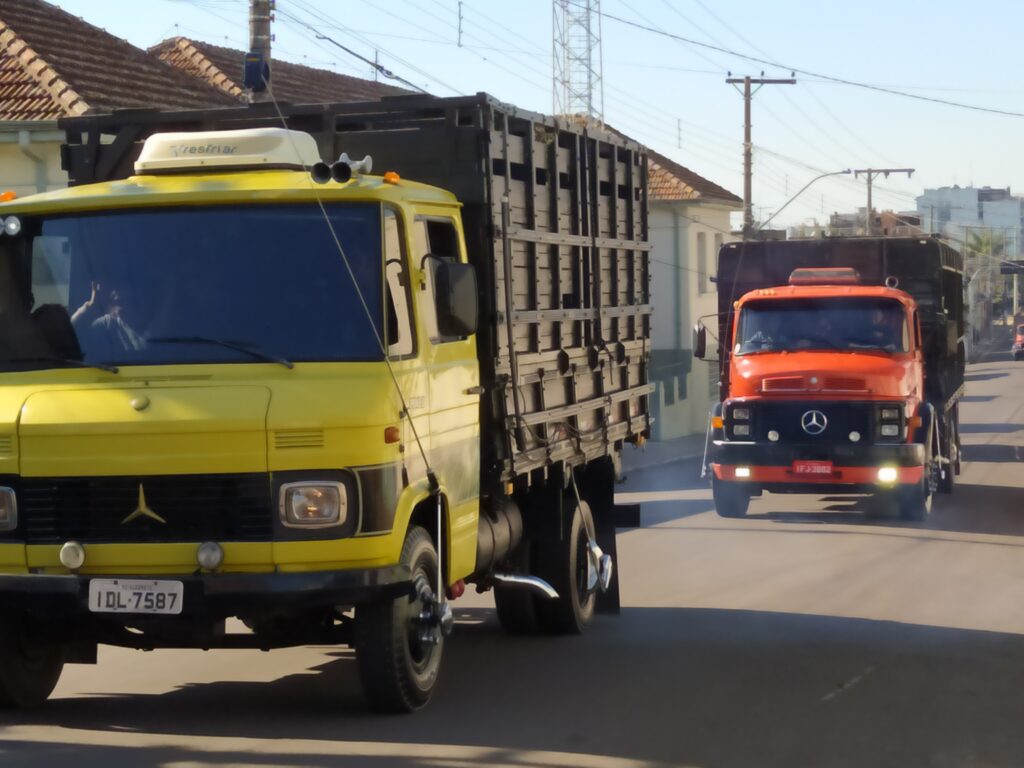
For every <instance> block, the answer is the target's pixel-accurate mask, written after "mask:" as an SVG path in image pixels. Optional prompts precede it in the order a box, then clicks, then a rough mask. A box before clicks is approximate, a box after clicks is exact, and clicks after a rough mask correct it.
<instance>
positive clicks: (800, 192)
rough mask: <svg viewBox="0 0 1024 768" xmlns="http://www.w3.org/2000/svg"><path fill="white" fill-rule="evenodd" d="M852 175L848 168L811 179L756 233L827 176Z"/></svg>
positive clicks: (763, 223) (758, 228)
mask: <svg viewBox="0 0 1024 768" xmlns="http://www.w3.org/2000/svg"><path fill="white" fill-rule="evenodd" d="M851 173H853V171H851V170H850V169H849V168H847V169H846V170H844V171H829V172H828V173H822V174H820V175H818V176H815V177H814V178H813V179H811V180H810V181H808V182H807V183H806V184H804V185H803V186H802V187H801V188H800V191H799V192H797V193H796V194H795V195H793V196H792V197H791V198H789V200H787V201H786V202H784V203H783V204H782V207H781V208H779V210H777V211H776V212H775V213H773V214H772V215H771V216H769V217H768V218H767V219H765V220H764V221H763V222H761V224H760V225H758V227H757V229H756V230H755V231H756V232H760V231H761V230H762V229H764V228H765V227H766V226H768V222H769V221H771V220H772V219H774V218H775V217H776V216H778V215H779V214H780V213H782V212H783V211H784V210H785V209H786V206H787V205H789V204H790V203H792V202H793V201H794V200H796V199H797V198H798V197H800V195H802V194H803V193H804V191H805V190H806V189H807V188H808V187H809V186H811V184H813V183H814V182H816V181H818V179H824V178H825V177H826V176H843V175H849V174H851Z"/></svg>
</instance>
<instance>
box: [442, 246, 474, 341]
mask: <svg viewBox="0 0 1024 768" xmlns="http://www.w3.org/2000/svg"><path fill="white" fill-rule="evenodd" d="M434 306H435V307H437V330H438V333H440V334H441V335H442V336H469V335H470V334H473V333H476V327H477V295H476V270H475V269H473V267H472V266H471V265H470V264H460V263H456V262H441V263H439V264H438V265H437V268H436V269H435V271H434Z"/></svg>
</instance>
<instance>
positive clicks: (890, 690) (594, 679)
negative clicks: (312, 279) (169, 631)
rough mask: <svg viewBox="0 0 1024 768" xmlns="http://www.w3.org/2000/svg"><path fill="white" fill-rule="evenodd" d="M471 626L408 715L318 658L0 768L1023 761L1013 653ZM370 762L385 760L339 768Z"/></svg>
mask: <svg viewBox="0 0 1024 768" xmlns="http://www.w3.org/2000/svg"><path fill="white" fill-rule="evenodd" d="M836 588H837V589H840V588H842V586H841V585H836ZM469 613H470V614H471V615H473V616H474V617H475V618H476V620H477V623H475V624H470V625H466V626H461V625H460V626H459V627H457V630H456V633H455V634H454V635H453V637H452V639H451V641H450V647H449V649H448V650H449V653H448V655H447V658H446V660H445V669H444V670H443V673H442V679H441V682H440V684H439V689H438V692H437V695H436V697H435V700H434V701H433V702H432V704H431V705H430V706H429V707H428V708H427V709H426V710H424V711H423V712H420V713H418V714H417V715H415V716H412V717H379V716H376V715H369V714H366V713H365V712H364V710H363V702H362V697H361V695H360V694H359V692H358V686H357V685H356V680H355V670H354V663H353V662H352V661H351V659H349V658H338V659H335V658H328V660H326V661H325V662H324V663H323V664H321V665H320V666H318V667H316V668H315V669H313V670H310V671H309V673H303V674H298V675H289V676H285V677H282V678H280V679H277V680H275V681H273V682H269V683H250V682H215V683H209V684H202V685H185V686H182V687H181V688H178V689H176V690H173V691H170V692H168V693H161V694H154V695H133V696H122V695H120V694H117V693H98V694H96V695H94V696H91V697H88V698H77V699H59V700H55V701H52V702H51V703H50V704H49V705H48V706H47V707H45V708H43V709H41V710H38V711H34V712H31V713H28V714H26V715H22V716H20V718H19V721H20V722H21V723H23V724H35V725H39V726H59V727H61V728H64V729H72V730H65V731H61V734H62V736H61V738H62V743H56V742H54V743H38V742H30V741H27V740H21V741H19V740H18V739H17V738H12V739H7V740H4V741H0V749H2V750H4V752H3V765H4V766H5V768H14V766H28V765H32V766H52V765H59V764H65V763H67V762H69V761H70V762H73V763H74V764H80V765H87V766H92V765H103V766H105V768H119V767H120V766H140V765H190V764H201V765H225V766H226V765H237V764H239V763H242V764H245V765H254V766H260V765H265V766H268V768H269V766H299V765H344V766H369V767H370V768H378V767H379V766H386V765H394V766H402V767H403V768H417V767H419V766H435V765H443V766H458V767H460V768H461V767H462V766H470V765H495V764H500V765H503V766H522V767H523V768H550V766H553V765H599V764H601V763H599V762H595V761H593V759H592V758H587V757H584V756H594V755H603V756H610V757H612V758H630V759H631V760H635V761H638V762H636V763H632V762H631V763H629V765H636V766H639V765H653V764H673V765H689V766H697V767H699V768H749V767H750V766H759V767H764V768H772V767H773V766H777V767H778V768H782V767H783V766H786V767H787V768H788V767H789V766H833V767H835V768H847V767H849V768H863V766H866V765H870V766H901V768H902V767H903V766H923V765H932V766H939V767H940V768H945V767H946V766H950V767H952V766H961V765H978V766H981V765H984V766H986V767H987V768H1003V767H1006V768H1009V766H1019V765H1020V756H1021V755H1022V754H1024V731H1022V729H1020V728H1019V722H1018V720H1019V712H1020V711H1022V710H1024V686H1021V685H1020V670H1021V669H1024V637H1021V636H1019V635H1011V634H999V633H990V632H978V631H969V630H956V629H945V628H937V627H927V626H915V625H907V624H899V623H893V622H882V621H868V620H862V619H850V618H836V617H825V616H813V615H794V614H785V613H768V612H758V611H738V610H737V611H732V610H711V609H674V608H627V609H625V610H624V611H623V612H622V615H621V616H618V617H600V618H598V620H597V621H596V622H595V625H594V627H592V629H591V631H590V632H589V633H588V634H586V635H585V636H583V637H561V638H559V637H518V638H511V637H506V636H504V635H503V634H502V633H501V632H500V630H499V629H498V627H497V624H496V621H495V619H494V614H493V612H492V611H489V610H484V609H479V610H475V611H470V612H469ZM270 659H272V657H268V663H272V662H271V661H270ZM0 722H2V721H0ZM6 722H7V723H13V722H14V721H13V720H10V719H8V720H7V721H6ZM83 733H84V734H85V735H86V736H88V737H89V738H88V739H84V738H82V736H81V734H83ZM147 736H148V737H150V738H149V739H148V740H147V741H146V742H145V743H141V744H140V743H139V742H140V741H141V740H142V737H147ZM76 738H77V739H79V741H80V742H81V741H91V742H93V743H92V744H85V743H75V740H76ZM248 739H255V740H257V741H256V742H251V743H249V746H248V747H247V742H246V741H245V740H248ZM218 740H224V741H218ZM290 740H299V741H298V742H292V741H290ZM96 742H98V743H96ZM367 745H370V746H372V747H374V748H375V749H376V750H378V751H379V754H376V755H373V756H367V755H366V754H361V755H359V754H346V750H349V751H350V752H353V753H355V752H357V751H359V749H362V750H364V751H365V749H366V746H367ZM422 745H426V746H422ZM300 747H301V751H300ZM473 749H475V751H476V753H477V759H467V757H466V753H465V751H466V750H473ZM545 752H547V753H556V754H555V755H554V756H552V755H550V754H548V755H544V754H543V753H545ZM439 753H442V754H439ZM445 754H446V755H447V758H446V759H442V757H443V755H445ZM936 756H937V757H936ZM613 764H614V763H613ZM620 765H621V764H620Z"/></svg>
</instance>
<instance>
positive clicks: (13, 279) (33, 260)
mask: <svg viewBox="0 0 1024 768" xmlns="http://www.w3.org/2000/svg"><path fill="white" fill-rule="evenodd" d="M327 212H328V216H329V218H330V221H331V225H332V227H330V228H329V227H328V226H327V223H326V222H325V220H324V216H323V213H322V212H321V211H320V208H319V207H318V206H315V205H307V204H294V205H259V206H257V205H245V206H218V207H206V208H166V209H159V210H155V209H146V210H131V211H118V212H113V213H111V212H104V213H96V214H88V215H74V216H55V217H52V218H28V217H26V219H25V220H24V222H23V226H22V232H21V234H20V235H19V236H18V237H13V238H12V237H9V236H8V237H3V238H0V283H2V285H0V370H24V369H26V368H54V367H63V366H75V367H81V366H82V365H90V366H99V367H104V366H114V365H161V364H174V363H228V362H230V363H243V362H257V361H267V362H278V363H282V364H285V365H291V363H292V362H300V361H361V360H376V359H381V358H382V353H381V350H380V345H379V342H378V341H377V336H376V335H375V333H374V329H373V327H372V326H371V322H370V320H369V318H368V317H367V313H366V310H365V309H364V307H363V302H365V303H366V306H367V307H368V308H369V310H370V314H371V315H372V317H373V318H374V321H373V323H374V324H375V325H377V326H378V328H379V327H380V325H381V320H380V318H382V315H383V312H382V291H383V287H382V286H383V283H382V258H381V208H380V206H379V205H376V204H362V203H360V204H346V205H336V206H328V208H327ZM332 229H333V232H334V233H335V234H336V235H337V237H338V239H339V240H340V242H341V243H342V245H343V247H344V249H345V253H346V255H347V257H348V260H349V263H350V264H351V267H352V273H351V274H350V273H349V270H348V269H347V268H346V266H345V263H344V261H343V259H342V257H341V255H340V254H339V252H338V247H337V245H336V243H335V241H334V235H333V234H332V231H331V230H332ZM353 277H354V280H353Z"/></svg>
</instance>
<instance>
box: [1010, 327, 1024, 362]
mask: <svg viewBox="0 0 1024 768" xmlns="http://www.w3.org/2000/svg"><path fill="white" fill-rule="evenodd" d="M1012 351H1013V359H1014V360H1022V359H1024V323H1021V324H1020V325H1018V326H1017V335H1016V336H1014V338H1013V350H1012Z"/></svg>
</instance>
